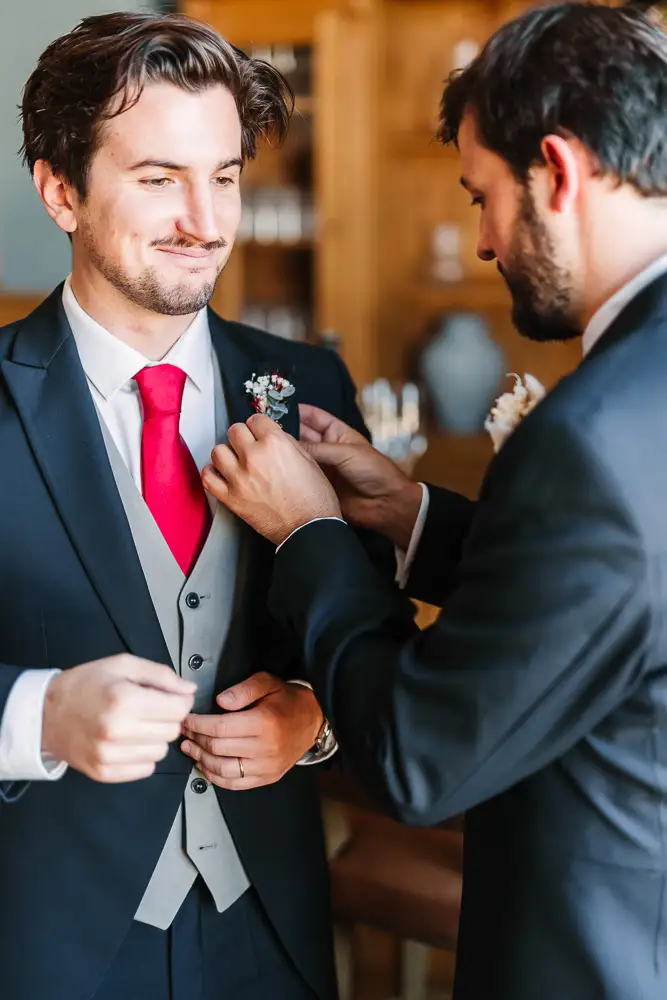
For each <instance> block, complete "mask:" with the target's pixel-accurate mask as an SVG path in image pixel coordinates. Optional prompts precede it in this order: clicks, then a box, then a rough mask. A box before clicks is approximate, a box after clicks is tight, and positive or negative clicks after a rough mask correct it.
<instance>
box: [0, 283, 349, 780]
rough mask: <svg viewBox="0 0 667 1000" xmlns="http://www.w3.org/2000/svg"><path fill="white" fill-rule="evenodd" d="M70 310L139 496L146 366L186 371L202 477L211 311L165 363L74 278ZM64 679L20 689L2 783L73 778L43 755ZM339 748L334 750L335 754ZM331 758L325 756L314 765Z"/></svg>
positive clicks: (209, 431)
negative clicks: (123, 334)
mask: <svg viewBox="0 0 667 1000" xmlns="http://www.w3.org/2000/svg"><path fill="white" fill-rule="evenodd" d="M63 307H64V309H65V314H66V316H67V319H68V321H69V324H70V327H71V328H72V334H73V336H74V340H75V342H76V346H77V350H78V352H79V357H80V359H81V364H82V366H83V370H84V372H85V374H86V378H87V380H88V387H89V389H90V393H91V395H92V397H93V401H94V402H95V405H96V407H97V409H98V411H99V413H100V415H101V417H102V418H103V420H104V422H105V424H106V426H107V427H108V429H109V431H110V432H111V435H112V437H113V440H114V444H115V445H116V447H117V448H118V450H119V452H120V454H121V456H122V458H123V460H124V462H125V464H126V465H127V468H128V469H129V471H130V474H131V476H132V479H133V480H134V483H135V485H136V487H137V489H138V490H139V491H140V492H141V433H142V424H143V413H142V407H141V396H140V394H139V388H138V386H137V383H136V382H135V381H134V376H135V375H136V374H137V372H139V371H141V369H142V368H145V367H146V366H150V365H155V364H171V365H175V366H176V367H177V368H180V369H182V370H183V371H184V372H185V374H186V376H187V378H186V381H185V387H184V390H183V403H182V408H181V417H180V423H179V429H180V432H181V436H182V437H183V439H184V441H185V443H186V444H187V446H188V448H189V450H190V452H191V454H192V456H193V458H194V460H195V463H196V465H197V467H198V469H199V470H200V471H201V470H202V469H203V467H204V466H205V465H207V464H208V463H209V462H210V459H211V451H212V450H213V448H214V447H215V445H216V444H217V441H216V432H215V377H214V367H213V346H212V343H211V336H210V331H209V327H208V315H207V311H206V309H202V310H201V312H199V313H197V315H196V316H195V318H194V319H193V321H192V323H191V324H190V326H189V327H188V328H187V330H186V331H185V333H183V334H182V336H181V337H180V338H179V340H178V341H177V342H176V343H175V344H174V346H173V347H172V348H171V350H170V351H169V352H168V354H166V355H165V357H164V358H162V359H161V361H149V360H148V359H146V358H145V357H144V356H143V355H142V354H140V353H139V352H138V351H136V350H134V348H132V347H130V346H129V345H128V344H125V343H123V341H121V340H119V339H118V338H117V337H115V336H113V334H111V333H109V332H108V331H107V330H105V329H104V328H103V327H102V326H100V324H99V323H97V322H96V321H95V320H94V319H93V318H92V317H91V316H89V315H88V313H86V312H85V311H84V310H83V309H82V308H81V306H80V305H79V303H78V302H77V300H76V298H75V296H74V293H73V291H72V286H71V282H70V279H69V278H68V279H67V281H66V282H65V286H64V289H63ZM209 500H210V502H211V506H212V508H215V505H216V500H215V499H214V498H213V497H210V496H209ZM56 673H58V671H55V670H25V671H24V672H23V673H22V674H21V675H20V676H19V678H18V680H17V681H16V682H15V683H14V686H13V687H12V690H11V691H10V693H9V697H8V699H7V702H6V705H5V711H4V714H3V717H2V724H1V725H0V780H1V781H38V780H52V781H53V780H56V779H58V778H60V777H62V775H63V774H64V773H65V770H66V768H67V765H66V764H62V763H57V762H55V761H52V760H51V759H50V758H49V757H48V755H46V754H42V752H41V742H42V717H43V709H44V699H45V696H46V691H47V688H48V686H49V683H50V682H51V680H52V678H53V677H54V675H55V674H56ZM300 683H304V684H305V683H306V682H300ZM306 686H308V687H310V685H308V684H306ZM335 749H336V746H333V747H332V749H331V753H334V752H335ZM327 756H330V754H328V755H327ZM324 759H326V758H325V757H324V756H322V757H320V758H319V759H318V760H316V761H313V763H318V762H319V761H321V760H324Z"/></svg>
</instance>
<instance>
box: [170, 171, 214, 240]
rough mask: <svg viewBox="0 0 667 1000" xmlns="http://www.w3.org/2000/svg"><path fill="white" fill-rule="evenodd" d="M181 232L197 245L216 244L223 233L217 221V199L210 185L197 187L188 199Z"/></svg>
mask: <svg viewBox="0 0 667 1000" xmlns="http://www.w3.org/2000/svg"><path fill="white" fill-rule="evenodd" d="M178 228H179V230H180V231H181V232H182V233H184V234H185V235H186V236H189V237H190V239H192V240H193V241H196V242H197V243H215V242H216V241H217V240H219V239H220V237H221V235H222V233H221V232H220V227H219V225H218V221H217V219H216V212H215V197H214V192H213V191H212V190H211V187H210V185H209V184H206V185H197V187H196V188H193V189H192V190H191V191H190V193H189V197H188V202H187V207H186V211H185V213H184V214H183V216H182V218H181V220H180V221H179V223H178Z"/></svg>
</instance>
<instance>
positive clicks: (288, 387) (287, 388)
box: [282, 385, 295, 398]
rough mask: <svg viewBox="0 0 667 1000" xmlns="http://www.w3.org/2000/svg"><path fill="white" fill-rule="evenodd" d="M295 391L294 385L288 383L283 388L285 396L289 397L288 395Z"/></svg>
mask: <svg viewBox="0 0 667 1000" xmlns="http://www.w3.org/2000/svg"><path fill="white" fill-rule="evenodd" d="M294 391H295V390H294V386H293V385H286V386H285V388H284V389H283V390H282V393H283V397H284V398H287V397H288V396H293V395H294Z"/></svg>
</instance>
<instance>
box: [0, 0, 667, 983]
mask: <svg viewBox="0 0 667 1000" xmlns="http://www.w3.org/2000/svg"><path fill="white" fill-rule="evenodd" d="M5 5H6V7H5ZM528 6H530V5H529V4H528V3H527V2H525V0H180V2H178V3H159V2H157V0H155V2H153V3H149V2H141V0H124V2H121V3H118V4H113V3H109V0H21V2H19V0H3V10H5V9H7V10H8V11H11V19H7V20H5V23H4V24H3V34H2V38H1V40H0V53H1V56H2V57H1V58H0V190H1V191H2V198H1V201H0V324H2V323H5V322H9V321H11V320H13V319H15V318H18V317H20V316H22V315H25V314H26V313H27V312H28V311H29V310H30V309H31V308H33V307H34V306H35V305H36V304H37V303H38V302H39V301H40V299H41V298H42V297H43V296H44V295H45V294H46V293H47V292H48V291H50V290H51V288H52V287H53V286H54V285H55V284H56V283H57V282H59V281H60V280H62V279H63V278H64V277H65V276H66V274H67V273H68V270H69V244H68V242H67V239H66V238H65V237H64V236H63V235H62V234H61V233H60V232H59V231H58V230H57V228H56V227H55V226H54V225H53V224H52V223H51V222H50V221H49V219H48V218H47V216H46V213H45V212H44V211H43V209H42V207H41V204H40V203H39V200H38V198H37V196H36V194H35V193H34V191H33V188H32V182H31V179H30V177H29V175H28V172H27V170H26V169H25V168H24V167H23V166H22V165H21V163H20V161H19V157H18V155H17V150H18V149H19V147H20V144H21V138H20V131H19V127H18V124H17V105H18V104H19V101H20V95H21V88H22V86H23V84H24V82H25V80H26V79H27V77H28V75H29V74H30V72H31V70H32V68H33V67H34V65H35V63H36V60H37V57H38V55H39V53H40V52H41V51H42V49H43V48H44V47H45V46H46V44H47V43H48V42H50V41H51V40H52V39H53V38H55V37H57V36H58V35H59V34H61V33H62V32H64V31H66V30H68V29H70V28H71V27H73V26H74V25H75V24H76V23H77V21H78V20H79V19H80V18H81V17H83V16H85V15H88V14H92V13H99V12H103V11H107V10H112V9H134V10H144V11H150V10H154V11H168V10H179V11H182V12H185V13H188V14H190V15H192V16H193V17H196V18H198V19H201V20H204V21H206V22H208V23H210V24H211V25H213V26H214V27H215V28H216V29H218V30H219V31H220V32H221V33H222V34H223V35H224V36H225V37H227V38H228V39H229V40H230V41H232V42H233V43H234V44H236V45H237V46H239V47H241V48H243V49H244V50H245V51H246V52H248V53H249V54H252V55H254V56H257V57H259V58H262V59H265V60H268V61H270V62H272V63H273V64H274V65H275V66H277V67H278V68H279V69H280V70H281V71H282V72H283V73H284V74H285V75H286V76H287V77H288V79H289V80H290V82H291V84H292V86H293V88H294V91H295V93H296V95H297V101H296V109H297V110H296V114H295V117H294V122H293V126H292V130H291V135H290V138H289V140H288V141H287V143H286V144H285V145H284V147H283V148H282V149H279V150H275V149H271V148H263V149H261V150H260V154H259V158H258V160H257V161H256V162H255V163H252V164H250V165H249V167H248V168H247V170H246V171H245V174H244V184H243V187H244V214H243V222H242V227H241V232H240V235H239V240H238V243H237V247H236V249H235V250H234V253H233V254H232V258H231V261H230V263H229V265H228V266H227V268H226V270H225V272H224V273H223V275H222V276H221V278H220V280H219V282H218V286H217V288H216V292H215V297H214V302H213V306H214V308H216V309H217V310H218V311H219V312H220V313H221V314H222V315H223V316H225V317H227V318H230V319H238V320H242V321H244V322H247V323H250V324H252V325H255V326H260V327H263V328H265V329H268V330H271V331H273V332H275V333H277V334H279V335H280V336H283V337H289V338H294V339H303V340H308V341H311V342H313V343H319V344H323V345H325V346H326V347H328V348H329V349H331V350H337V351H339V352H340V353H341V355H342V357H343V358H344V360H345V362H346V363H347V365H348V367H349V368H350V370H351V372H352V375H353V377H354V379H355V381H356V383H357V385H358V386H359V387H360V400H361V403H362V408H363V410H364V413H365V415H366V419H367V422H368V424H369V426H370V428H371V430H372V432H373V436H374V440H375V443H376V444H377V445H378V446H379V447H380V448H382V449H383V450H385V451H386V452H388V453H389V454H391V455H392V456H393V457H394V458H396V459H397V460H398V461H400V462H401V463H402V464H403V465H404V466H405V467H406V468H408V469H409V470H410V471H411V472H412V473H413V474H414V475H415V476H416V477H417V478H419V479H421V478H425V479H429V480H431V481H433V482H437V483H441V484H444V485H448V486H450V487H453V488H454V489H458V490H459V491H461V492H464V493H467V494H468V495H470V496H474V495H475V493H476V491H477V489H478V487H479V483H480V480H481V477H482V475H483V472H484V469H485V466H486V464H487V463H488V460H489V458H490V456H491V445H490V442H489V440H488V437H487V435H486V434H485V433H484V431H483V422H484V417H485V415H486V413H487V411H488V409H489V406H490V405H491V403H492V401H493V399H494V398H495V397H496V396H497V395H498V393H499V392H500V391H503V390H504V389H505V388H507V387H508V385H509V382H508V379H507V373H509V372H518V373H521V374H523V373H524V372H526V371H528V372H530V373H532V374H533V375H535V376H536V377H537V378H539V379H540V380H541V381H542V382H544V383H545V384H546V385H547V386H550V385H553V384H554V382H556V381H557V380H558V379H559V378H560V377H562V375H564V374H565V373H566V372H568V371H569V370H571V369H572V368H573V367H574V366H575V365H576V364H577V361H578V358H579V354H580V346H579V344H578V343H576V342H573V343H569V344H566V345H562V344H553V345H544V344H533V343H531V342H529V341H526V340H523V339H521V338H519V337H518V336H517V335H516V334H515V333H514V332H513V330H512V325H511V321H510V314H509V301H508V295H507V292H506V290H505V287H504V284H503V281H502V279H501V278H500V276H499V275H498V272H497V271H496V269H495V267H494V266H493V265H490V264H484V263H482V262H480V261H479V260H478V259H477V257H476V254H475V245H476V229H477V223H478V213H477V211H472V210H471V209H470V207H469V196H468V195H466V193H465V192H464V191H463V189H462V188H461V187H460V185H459V165H458V159H457V155H456V152H455V151H451V150H444V149H443V148H442V147H441V146H440V145H439V144H438V143H437V142H436V141H435V140H434V138H433V136H434V134H435V131H436V126H437V117H438V106H439V101H440V97H441V94H442V89H443V81H444V80H445V78H446V77H447V75H448V74H449V73H450V72H451V71H452V70H455V69H457V68H459V67H462V66H465V65H466V64H467V63H468V62H469V61H470V60H471V59H472V58H474V56H475V54H476V53H477V51H478V50H479V47H480V46H481V45H482V44H483V43H484V41H485V40H486V39H487V38H488V36H489V35H490V34H491V33H492V32H493V31H494V30H495V29H496V28H497V27H498V26H499V25H500V24H501V23H503V22H504V21H506V20H508V19H509V18H511V17H513V16H515V15H516V14H518V13H520V12H521V11H522V10H524V9H526V8H527V7H528ZM637 6H640V7H643V8H647V7H650V6H653V7H654V8H655V9H656V12H657V13H660V9H661V8H662V7H664V5H660V4H657V5H651V4H647V3H640V4H637ZM421 614H422V621H423V622H426V621H429V620H430V618H432V614H433V612H432V611H431V610H430V609H422V610H421ZM323 784H324V788H325V792H326V798H325V810H326V815H327V830H328V840H329V852H330V857H331V864H332V873H333V876H334V908H335V911H336V921H337V928H338V931H337V938H338V957H339V967H340V972H341V985H342V989H343V996H344V998H345V1000H352V998H354V1000H387V998H388V997H389V996H399V995H400V997H401V1000H426V997H427V996H428V997H431V996H434V995H438V996H441V997H445V996H448V995H449V990H450V989H451V980H452V968H453V957H454V949H455V936H456V925H457V921H458V905H459V895H460V856H461V829H462V822H455V823H454V824H452V825H451V827H450V828H449V829H447V830H441V831H440V830H439V831H407V832H406V831H402V830H400V829H399V828H397V826H396V824H393V823H392V822H391V821H389V820H385V819H382V818H380V817H379V816H377V815H376V814H375V812H374V809H373V804H372V803H369V802H367V801H366V800H365V799H364V798H363V796H362V795H360V793H358V791H357V790H356V789H354V787H352V786H350V784H349V783H346V782H345V781H340V780H339V778H338V777H337V776H336V775H335V774H331V775H329V776H328V777H326V778H325V779H324V783H323ZM480 960H481V961H483V956H480Z"/></svg>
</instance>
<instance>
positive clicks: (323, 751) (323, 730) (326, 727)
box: [299, 719, 336, 764]
mask: <svg viewBox="0 0 667 1000" xmlns="http://www.w3.org/2000/svg"><path fill="white" fill-rule="evenodd" d="M335 746H336V737H335V736H334V732H333V729H332V728H331V723H330V722H329V720H328V719H324V720H323V721H322V725H321V726H320V729H319V732H318V734H317V736H316V738H315V742H314V743H313V745H312V747H311V748H310V750H308V751H307V753H305V754H304V755H303V757H302V758H301V760H300V761H299V764H316V763H317V762H318V761H319V760H322V759H323V758H324V757H328V755H329V754H330V753H331V751H332V750H333V749H334V747H335Z"/></svg>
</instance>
